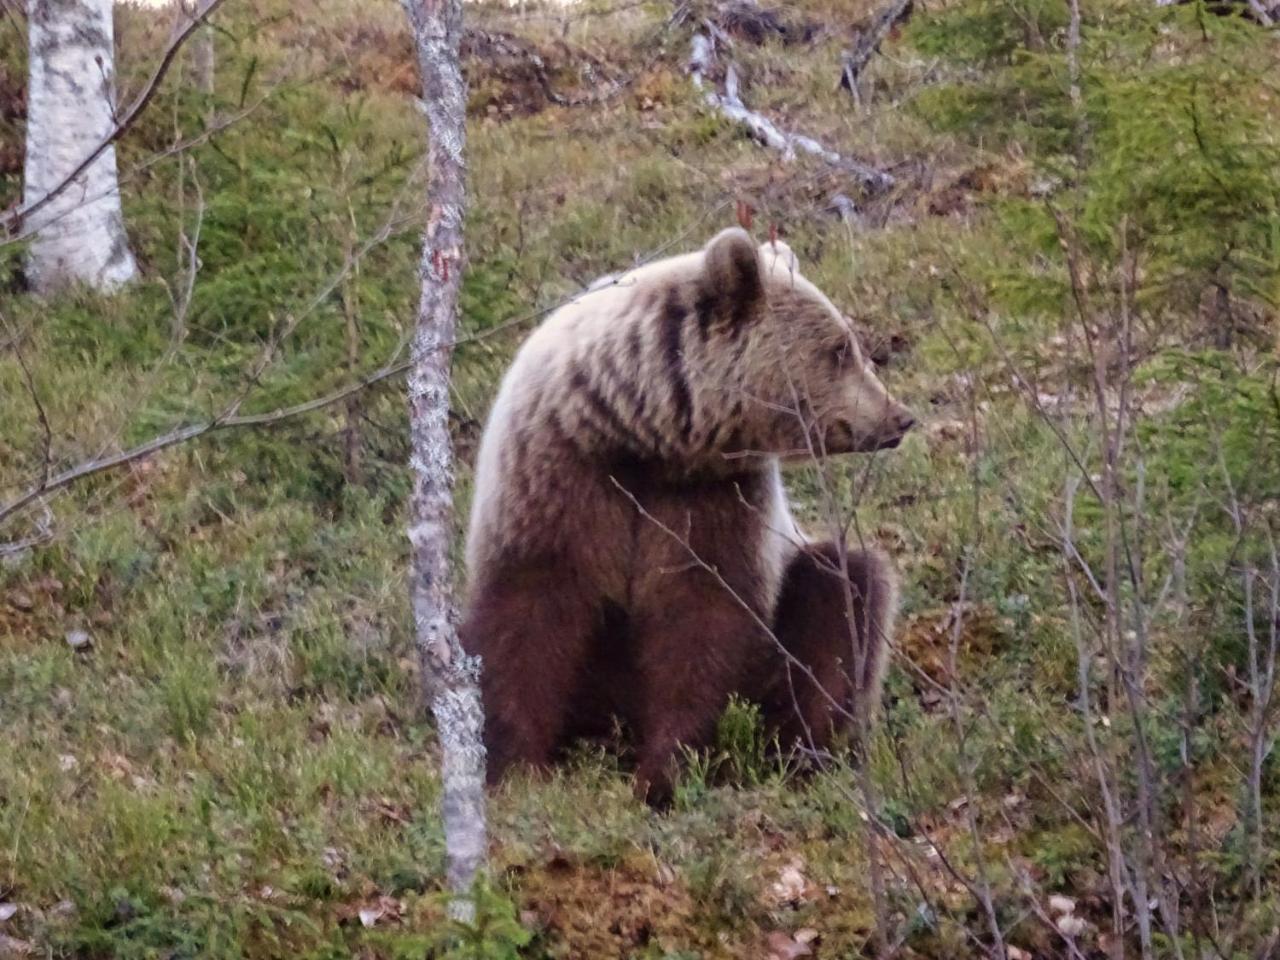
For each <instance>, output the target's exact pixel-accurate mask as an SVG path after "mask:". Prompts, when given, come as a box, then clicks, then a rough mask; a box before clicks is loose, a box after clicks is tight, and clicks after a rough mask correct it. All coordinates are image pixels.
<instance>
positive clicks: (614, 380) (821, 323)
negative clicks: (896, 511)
mask: <svg viewBox="0 0 1280 960" xmlns="http://www.w3.org/2000/svg"><path fill="white" fill-rule="evenodd" d="M913 422H914V421H913V420H912V418H911V415H910V413H909V412H908V411H907V410H906V408H904V407H903V406H902V405H901V404H899V403H898V402H897V401H895V400H893V399H892V398H891V397H890V396H889V395H888V393H887V392H886V391H885V389H884V387H883V386H882V385H881V383H880V381H879V380H878V379H877V378H876V376H875V374H874V372H873V371H872V370H871V368H870V365H869V364H867V363H866V362H865V361H864V360H863V358H862V355H861V352H860V350H859V346H858V343H857V338H856V337H855V335H854V333H853V330H852V329H851V328H850V326H849V323H848V321H847V319H846V318H845V316H844V315H843V314H842V313H841V312H840V311H839V310H837V309H836V308H835V307H834V306H833V305H832V304H831V302H830V301H829V300H828V299H827V297H826V296H825V295H823V293H822V292H821V291H820V290H818V288H817V287H815V286H814V285H813V284H812V283H810V282H809V281H808V280H806V279H805V278H804V277H803V276H801V275H800V273H799V270H798V265H797V263H796V259H795V257H794V255H793V254H792V253H791V251H790V250H789V249H787V247H786V246H785V245H783V244H766V245H764V246H762V247H759V248H757V247H756V245H755V244H754V243H753V242H752V241H751V240H750V238H749V237H748V236H747V234H746V233H745V232H744V231H742V230H738V229H732V230H726V231H724V232H723V233H721V234H719V235H718V236H716V237H715V238H713V239H712V241H711V242H710V243H709V244H708V245H707V246H706V247H705V248H704V249H703V250H700V251H698V252H696V253H691V254H688V255H685V256H680V257H674V258H671V259H667V260H663V261H660V262H657V263H654V264H651V265H649V266H646V267H642V268H640V269H638V270H635V271H633V272H630V273H627V274H624V275H622V276H621V277H619V278H611V279H610V280H608V281H607V282H604V283H601V284H597V285H593V288H592V289H591V290H590V291H588V292H587V293H585V294H583V295H582V296H581V297H579V298H578V299H576V300H575V301H574V302H572V303H570V304H568V305H567V306H565V307H562V308H561V309H560V310H558V311H556V312H555V313H554V314H552V315H551V316H550V317H549V318H548V319H547V320H546V321H545V322H544V323H543V324H542V325H541V326H540V327H539V328H538V329H537V330H536V331H535V332H534V333H533V334H532V335H531V336H530V337H529V339H528V340H527V341H526V342H525V344H524V345H523V347H522V348H521V350H520V352H519V354H518V355H517V357H516V359H515V361H514V363H513V364H512V366H511V369H510V370H509V371H508V373H507V375H506V377H505V379H504V380H503V383H502V386H501V388H500V390H499V392H498V396H497V399H496V400H495V402H494V406H493V409H492V411H491V413H490V416H489V421H488V423H487V425H486V428H485V431H484V436H483V438H482V440H481V444H480V450H479V455H478V459H477V466H476V488H475V495H474V502H473V506H472V513H471V523H470V530H469V534H468V540H467V562H468V566H469V570H470V584H469V596H468V605H467V611H466V615H465V617H464V621H463V626H462V640H463V644H464V646H465V647H466V648H467V649H468V651H470V652H472V653H477V654H480V655H481V656H482V657H483V659H484V663H483V673H482V676H483V681H482V686H483V695H484V702H485V710H486V742H487V746H488V750H489V772H490V777H491V779H497V778H499V777H500V776H501V775H502V773H503V772H504V771H505V770H506V769H507V768H508V767H509V766H510V765H511V764H512V763H514V762H518V761H522V762H527V763H531V764H534V765H542V764H546V763H548V762H549V761H551V760H552V759H553V758H554V756H555V755H556V753H557V751H558V750H559V749H560V748H561V747H563V746H564V745H565V744H566V743H567V742H569V741H570V740H571V739H572V738H574V737H577V736H583V735H593V734H600V733H604V732H607V730H608V728H609V727H610V725H611V723H612V719H613V718H614V717H617V718H620V719H621V720H622V721H623V722H624V723H625V725H626V726H627V728H628V729H629V730H630V732H631V734H632V736H633V738H634V741H635V744H636V754H637V770H636V775H637V782H638V784H639V787H640V789H641V791H642V792H647V793H648V795H649V796H650V798H651V799H657V800H661V799H662V798H663V797H664V796H665V795H666V794H667V792H668V791H669V789H670V784H671V776H672V774H673V766H672V760H673V758H674V757H675V756H676V755H677V753H678V751H679V748H680V747H681V746H682V745H687V746H699V745H702V744H704V743H706V741H707V740H708V738H709V737H710V736H711V735H712V733H713V731H714V727H715V723H716V720H717V718H718V716H719V715H720V712H721V711H722V710H723V708H724V705H725V703H726V701H727V699H728V697H729V696H730V695H731V694H732V693H735V692H736V693H740V694H742V695H744V696H748V697H750V698H752V699H754V700H756V701H757V702H759V703H761V704H762V706H764V708H765V710H766V715H767V716H768V717H769V718H770V722H771V723H772V724H773V725H774V726H775V727H777V728H778V729H780V730H782V731H783V732H784V734H785V735H787V736H793V735H794V736H801V737H804V738H806V739H808V740H809V741H810V742H811V743H812V744H813V745H816V746H821V745H824V744H825V743H826V742H828V741H829V739H830V737H831V736H833V735H834V734H835V732H836V731H837V729H838V728H839V726H840V725H841V721H840V718H841V717H847V716H848V715H849V711H852V710H864V711H868V710H871V709H873V707H874V703H875V702H876V701H878V699H879V686H880V678H881V674H882V671H883V665H884V660H885V656H884V646H885V642H886V639H887V637H888V635H889V632H890V631H891V629H892V617H893V610H894V608H895V605H896V593H895V581H894V578H893V575H892V571H891V569H890V567H889V565H888V564H887V562H886V560H885V558H884V557H883V556H882V555H880V554H879V553H877V552H874V551H854V550H845V549H844V548H843V545H840V544H813V543H810V542H808V541H807V540H806V538H805V537H804V536H803V535H802V534H801V533H800V531H799V530H798V529H797V527H796V524H795V523H794V521H793V520H792V517H791V513H790V510H789V509H788V506H787V500H786V494H785V491H784V489H783V486H782V482H781V479H780V476H779V461H780V460H782V459H786V458H809V457H823V456H828V455H831V454H837V453H848V452H854V451H869V450H875V449H879V448H882V447H886V446H892V445H895V444H896V443H897V442H898V441H899V440H900V439H901V437H902V435H903V434H904V433H905V432H906V431H907V430H908V429H910V427H911V426H912V423H913ZM775 640H776V641H780V644H781V647H783V648H785V650H783V649H780V644H779V642H775Z"/></svg>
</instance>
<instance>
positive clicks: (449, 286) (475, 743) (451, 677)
mask: <svg viewBox="0 0 1280 960" xmlns="http://www.w3.org/2000/svg"><path fill="white" fill-rule="evenodd" d="M404 6H405V9H406V11H407V12H408V15H409V23H410V26H411V27H412V30H413V38H414V43H415V46H416V48H417V52H418V65H419V69H420V71H421V74H422V106H423V110H424V112H425V113H426V115H427V127H428V137H429V143H428V147H427V150H428V153H427V158H428V171H427V194H426V204H425V206H426V215H427V216H426V230H425V232H424V235H423V244H422V261H421V263H420V264H419V268H418V272H419V275H420V277H421V281H422V297H421V300H420V301H419V304H418V316H417V322H416V326H415V330H414V337H413V345H412V350H411V355H410V360H411V363H412V366H411V367H410V371H409V431H410V441H411V450H412V453H411V463H412V467H413V474H414V477H413V498H412V503H411V510H412V512H411V516H410V520H409V544H410V550H411V554H412V574H411V576H412V584H411V588H410V590H411V595H412V599H413V616H414V626H415V629H416V639H417V645H418V653H419V656H420V657H421V659H422V667H423V678H424V682H425V685H426V693H427V697H428V699H429V700H430V703H431V711H432V713H433V714H434V716H435V720H436V726H437V729H438V731H439V735H440V748H441V754H442V761H441V766H442V771H441V778H442V782H443V815H444V835H445V856H446V860H447V868H448V880H449V886H450V889H452V890H453V891H454V892H455V893H458V894H465V893H466V892H467V891H469V889H470V887H471V884H472V881H473V880H474V878H475V876H476V873H477V871H479V869H480V868H481V866H482V865H483V863H484V858H485V852H486V848H487V846H488V844H487V840H486V827H485V795H484V782H485V778H484V773H485V769H484V768H485V763H484V759H485V755H484V745H483V740H482V737H481V734H482V733H483V726H484V713H483V711H482V709H481V703H480V688H479V682H478V681H479V674H480V663H479V660H478V658H476V657H470V656H467V655H466V654H465V653H464V652H463V650H462V647H461V645H460V644H459V642H458V635H457V630H456V618H455V616H454V609H453V591H452V588H451V578H450V576H449V540H450V533H451V530H452V526H453V490H452V481H453V449H452V444H451V441H450V438H449V423H448V414H449V369H450V362H451V360H452V357H453V340H454V330H455V326H456V318H457V307H458V290H459V287H460V286H461V281H462V270H463V266H464V259H465V251H464V249H463V242H462V220H463V211H464V208H465V205H466V184H465V176H466V165H465V163H464V159H463V149H464V146H465V143H466V129H465V127H466V103H467V96H466V84H465V82H464V81H463V78H462V69H461V66H460V63H459V58H458V42H459V39H460V38H461V35H462V0H404ZM453 904H454V915H455V916H457V917H459V918H461V919H470V917H471V916H472V910H473V904H472V902H471V901H470V900H469V899H466V898H465V897H462V896H459V897H457V898H455V899H454V901H453Z"/></svg>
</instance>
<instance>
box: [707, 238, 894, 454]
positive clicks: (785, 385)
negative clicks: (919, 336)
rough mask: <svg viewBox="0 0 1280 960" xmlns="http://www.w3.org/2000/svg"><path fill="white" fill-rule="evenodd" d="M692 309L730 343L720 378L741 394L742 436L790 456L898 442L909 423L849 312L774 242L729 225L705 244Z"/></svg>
mask: <svg viewBox="0 0 1280 960" xmlns="http://www.w3.org/2000/svg"><path fill="white" fill-rule="evenodd" d="M704 256H705V260H704V264H703V270H702V275H701V277H700V280H699V286H700V291H699V297H700V299H701V301H702V303H701V308H702V309H701V311H700V312H701V313H703V314H704V315H709V316H710V317H712V318H713V319H712V323H713V325H714V327H715V330H716V332H717V333H718V334H719V336H722V337H724V338H726V340H729V341H734V342H735V343H736V344H737V345H738V346H737V347H736V348H734V347H730V348H729V349H727V350H724V351H723V352H722V351H721V350H716V351H714V352H715V353H717V354H720V355H724V354H726V353H727V354H730V355H733V356H736V357H739V358H740V360H739V362H737V363H736V364H735V365H734V366H735V367H736V369H735V370H733V371H732V373H730V372H729V371H727V370H726V371H725V373H726V374H728V376H727V378H726V379H727V380H728V381H729V382H731V383H733V385H734V388H735V389H736V390H739V391H741V395H742V397H743V400H744V403H743V418H744V421H745V423H744V427H745V429H743V430H742V437H741V438H742V443H743V446H744V447H746V448H748V449H754V450H756V451H759V452H762V453H773V454H781V455H784V456H792V457H805V456H818V457H821V456H828V455H831V454H840V453H854V452H869V451H873V450H880V449H883V448H885V447H893V446H897V445H898V443H899V442H900V441H901V440H902V438H903V436H904V435H905V434H906V433H907V431H908V430H910V429H911V427H912V426H914V425H915V417H914V416H912V414H911V411H910V410H908V409H907V408H906V407H905V406H903V405H902V404H901V403H899V402H898V401H897V400H895V399H894V398H893V397H891V396H890V395H889V392H888V391H887V390H886V389H885V387H884V385H883V384H882V383H881V382H880V380H879V378H878V377H877V376H876V375H875V371H874V369H873V366H872V364H871V362H870V361H868V360H867V359H866V358H865V357H864V356H863V353H862V350H861V348H860V346H859V343H858V337H857V334H856V333H855V331H854V329H853V327H852V326H851V324H850V323H849V320H848V318H847V317H846V316H845V315H844V314H843V313H842V312H841V311H839V310H837V309H836V307H835V306H834V305H833V304H832V303H831V301H830V300H829V299H827V297H826V295H825V294H823V292H822V291H821V290H819V289H818V288H817V287H816V286H814V285H813V284H812V283H810V282H809V281H808V280H806V279H805V278H804V277H803V276H801V274H800V271H799V267H798V263H797V261H796V257H795V254H793V253H792V252H791V250H790V249H789V248H788V247H787V246H786V245H785V244H783V243H781V242H769V243H765V244H762V245H761V246H759V247H757V246H756V244H755V243H754V242H753V241H752V240H751V238H750V236H749V235H748V234H747V233H746V231H744V230H741V229H738V228H736V227H735V228H732V229H729V230H725V231H723V232H721V233H720V234H718V235H717V236H716V237H714V238H713V239H712V240H711V242H710V243H709V244H707V246H706V248H705V250H704Z"/></svg>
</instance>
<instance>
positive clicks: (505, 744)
mask: <svg viewBox="0 0 1280 960" xmlns="http://www.w3.org/2000/svg"><path fill="white" fill-rule="evenodd" d="M594 601H595V598H594V596H593V594H592V593H591V591H590V590H589V589H588V587H587V586H586V585H585V584H584V583H583V582H582V581H581V580H580V578H578V577H576V576H574V573H573V571H570V570H566V569H564V564H563V563H556V562H554V561H552V560H550V559H541V560H538V561H528V562H523V563H520V564H518V565H516V564H512V565H504V566H501V567H498V568H495V569H494V570H493V571H492V573H491V575H490V576H487V577H486V578H485V580H484V581H483V582H482V583H479V584H477V585H476V586H475V588H473V592H472V596H471V598H470V601H469V603H468V605H467V612H466V616H465V618H464V620H463V623H462V628H461V630H460V631H459V636H460V639H461V641H462V646H463V648H464V649H465V650H466V651H467V652H468V653H472V654H479V655H480V657H481V658H482V659H483V662H482V664H481V668H480V690H481V695H482V698H483V700H484V713H485V731H484V732H485V737H484V739H485V748H486V750H487V752H488V777H489V782H490V783H496V782H497V781H498V780H500V779H501V778H502V775H503V774H504V773H506V771H507V769H508V768H509V767H510V766H511V765H512V764H515V763H527V764H530V765H532V766H534V767H543V766H546V765H547V764H549V763H550V761H551V759H552V755H553V754H554V752H555V750H556V749H557V747H559V746H560V741H561V738H562V737H563V736H564V734H565V729H566V725H567V723H568V719H569V716H570V712H571V709H572V698H573V697H574V694H575V689H576V687H577V685H578V683H579V682H580V679H581V675H582V671H583V667H584V665H585V663H586V662H587V659H588V655H589V652H590V645H591V640H592V634H593V629H594V627H595V621H596V620H597V619H598V616H597V606H598V605H597V604H596V603H595V602H594Z"/></svg>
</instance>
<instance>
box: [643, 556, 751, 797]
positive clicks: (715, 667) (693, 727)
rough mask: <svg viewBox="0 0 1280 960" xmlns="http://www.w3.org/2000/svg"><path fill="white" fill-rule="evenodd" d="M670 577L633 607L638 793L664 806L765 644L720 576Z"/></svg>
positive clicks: (701, 573) (747, 612) (741, 601)
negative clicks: (683, 763) (681, 764)
mask: <svg viewBox="0 0 1280 960" xmlns="http://www.w3.org/2000/svg"><path fill="white" fill-rule="evenodd" d="M663 580H664V581H665V582H663V583H662V585H661V587H660V588H659V589H655V590H654V591H652V592H651V593H650V594H649V595H648V596H647V597H644V598H642V599H640V600H639V602H638V603H637V604H636V605H635V606H634V607H633V611H632V636H631V642H632V645H633V650H634V654H635V658H636V666H637V669H638V671H639V678H638V679H639V683H640V696H639V698H638V704H637V706H636V708H635V718H634V720H635V724H636V740H637V757H638V764H637V767H636V791H637V793H638V794H639V795H640V796H641V797H643V798H644V799H645V800H646V801H648V802H649V803H650V804H652V805H654V806H659V807H661V806H665V805H666V804H667V803H669V802H670V799H671V793H672V787H673V783H674V779H675V776H676V774H677V766H678V761H679V758H680V751H681V749H682V748H683V747H690V748H695V749H696V748H700V747H705V746H707V745H709V744H710V742H711V740H712V738H713V736H714V734H715V729H716V724H717V722H718V721H719V719H720V716H721V714H722V713H723V712H724V708H725V706H726V704H727V703H728V700H729V696H730V694H732V693H733V692H734V691H735V690H737V689H738V686H739V684H740V681H741V679H742V676H743V671H744V668H745V666H746V664H747V660H748V656H749V654H750V652H751V651H752V649H753V648H754V647H755V646H756V645H757V644H758V643H759V642H760V641H761V630H760V628H759V625H758V621H757V620H756V618H755V617H754V616H753V614H752V612H751V611H750V609H749V608H748V607H746V606H745V603H744V599H743V598H740V597H737V596H735V595H734V594H733V593H731V592H730V591H729V590H727V589H726V588H725V586H724V585H723V584H722V583H720V582H719V581H718V579H717V578H716V577H715V576H714V575H713V574H711V573H709V572H706V571H704V570H687V569H686V570H684V571H682V572H680V573H678V574H675V573H673V574H669V575H668V576H666V577H664V578H663Z"/></svg>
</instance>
